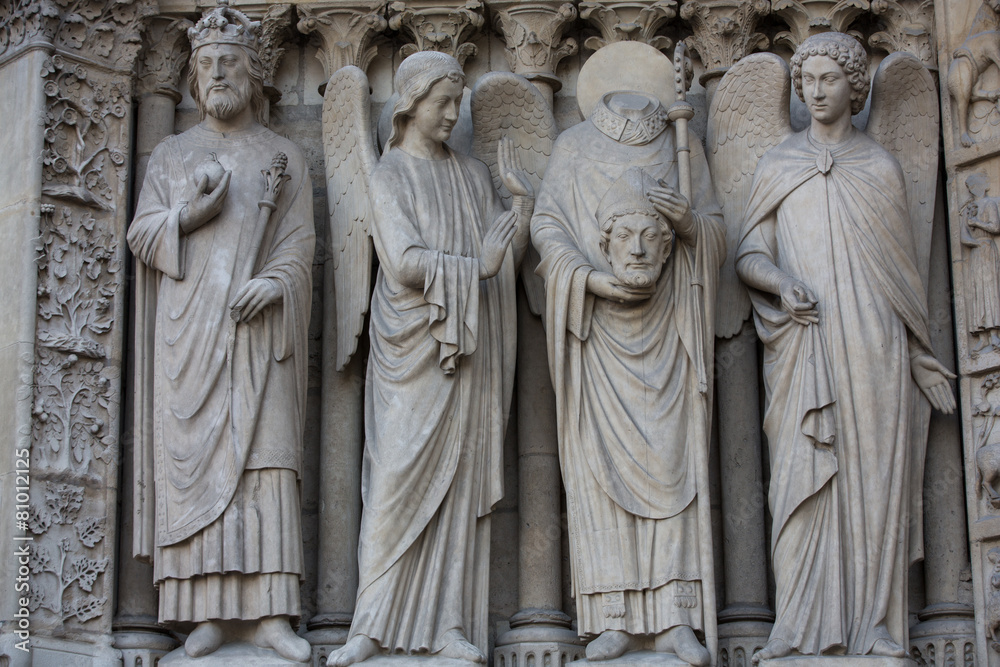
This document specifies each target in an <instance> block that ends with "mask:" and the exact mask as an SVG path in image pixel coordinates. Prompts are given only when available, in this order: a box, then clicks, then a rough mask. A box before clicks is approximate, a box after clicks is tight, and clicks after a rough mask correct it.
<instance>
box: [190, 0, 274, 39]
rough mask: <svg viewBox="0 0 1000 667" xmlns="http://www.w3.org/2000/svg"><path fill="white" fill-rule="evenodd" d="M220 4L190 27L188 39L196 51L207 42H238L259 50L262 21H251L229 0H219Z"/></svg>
mask: <svg viewBox="0 0 1000 667" xmlns="http://www.w3.org/2000/svg"><path fill="white" fill-rule="evenodd" d="M218 2H219V6H218V7H216V8H215V9H212V10H210V11H208V12H205V14H204V15H203V16H202V17H201V19H199V20H198V23H197V24H195V26H194V27H193V28H188V40H189V41H190V42H191V50H192V51H194V50H195V49H197V48H198V47H200V46H205V45H206V44H238V45H240V46H245V47H247V48H249V49H253V50H254V51H256V50H257V40H258V36H259V34H260V21H251V20H250V19H249V18H248V17H247V15H246V14H244V13H243V12H241V11H239V10H238V9H233V8H232V7H230V6H229V1H228V0H218Z"/></svg>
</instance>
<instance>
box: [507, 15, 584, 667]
mask: <svg viewBox="0 0 1000 667" xmlns="http://www.w3.org/2000/svg"><path fill="white" fill-rule="evenodd" d="M491 8H492V9H493V12H494V27H495V29H496V30H497V32H498V33H499V34H500V35H501V36H502V37H503V39H504V42H505V44H506V47H507V48H506V50H505V51H504V55H505V56H506V58H507V62H508V64H509V65H510V68H511V69H512V70H513V71H514V72H515V73H516V74H520V75H522V76H524V77H525V78H527V79H528V80H530V81H531V82H532V83H534V84H535V87H537V88H538V90H539V92H541V93H542V95H543V96H544V97H545V99H546V101H547V102H548V104H549V108H552V99H553V95H554V93H555V92H556V91H557V90H559V88H561V87H562V82H560V81H559V78H558V77H557V76H556V69H557V67H558V65H559V62H560V61H561V60H562V59H563V58H565V57H566V56H569V55H572V54H574V53H576V51H577V43H576V40H575V39H572V38H565V39H564V38H563V36H562V34H563V30H564V29H565V28H566V26H567V25H569V24H571V23H572V22H573V20H575V19H576V8H575V7H573V5H571V4H569V3H566V2H533V3H521V2H495V3H492V4H491ZM535 186H536V188H537V187H538V186H539V184H538V183H536V184H535ZM536 266H538V254H537V253H536V252H535V251H534V249H533V248H532V249H531V250H530V251H529V253H528V255H527V256H526V257H525V259H524V263H523V265H522V270H521V278H522V282H523V284H524V288H525V289H524V292H520V291H519V296H518V305H517V307H518V313H517V325H518V327H517V348H518V349H517V390H516V397H517V445H518V501H517V508H518V519H519V525H518V572H519V577H518V607H519V611H518V612H517V613H516V614H514V615H513V616H512V617H511V618H510V625H511V629H510V630H509V631H508V632H505V633H504V634H502V635H501V636H500V637H498V638H497V641H496V648H495V650H494V654H493V661H494V664H495V665H496V667H514V666H520V665H524V664H531V663H532V662H533V661H535V662H537V663H538V664H546V665H549V664H551V665H552V667H560V666H561V665H564V664H565V663H566V662H569V661H571V660H575V659H578V658H582V657H583V650H584V646H583V643H582V642H581V641H580V640H579V638H578V637H577V635H576V633H575V632H573V630H571V629H570V617H569V616H568V615H567V614H566V613H565V612H564V611H563V610H562V580H563V578H562V523H561V511H560V505H561V497H562V491H561V490H562V484H561V479H560V472H559V451H558V440H557V430H556V400H555V393H554V392H553V390H552V384H551V381H550V379H549V363H548V358H547V353H546V343H545V331H544V329H542V321H541V318H540V317H539V315H540V313H541V312H542V310H543V309H544V306H545V299H544V294H545V292H544V289H545V288H544V285H543V284H542V282H541V280H540V279H539V278H538V276H536V275H535V274H534V270H535V267H536Z"/></svg>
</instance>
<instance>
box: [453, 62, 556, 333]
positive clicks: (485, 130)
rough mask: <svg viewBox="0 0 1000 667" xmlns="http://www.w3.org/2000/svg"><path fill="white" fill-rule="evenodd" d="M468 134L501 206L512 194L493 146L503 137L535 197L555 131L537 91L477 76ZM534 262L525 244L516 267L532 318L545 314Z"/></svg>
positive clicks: (504, 78)
mask: <svg viewBox="0 0 1000 667" xmlns="http://www.w3.org/2000/svg"><path fill="white" fill-rule="evenodd" d="M472 132H473V136H472V155H473V156H475V157H476V158H478V159H480V160H482V161H483V162H485V163H486V164H487V165H488V166H489V168H490V173H491V174H492V175H493V183H494V184H495V185H496V188H497V190H499V192H500V196H501V197H503V200H504V202H505V203H509V202H510V200H511V196H510V193H509V192H507V188H505V187H504V185H503V182H502V181H501V179H500V170H499V167H498V165H497V145H498V144H499V142H500V139H502V138H503V137H505V136H507V137H510V138H511V139H512V140H513V142H514V146H515V147H516V148H517V151H518V154H519V156H520V158H521V163H522V165H523V166H524V169H525V171H527V172H528V177H529V178H530V179H531V184H532V185H533V186H534V188H535V193H538V191H539V189H540V187H541V184H542V177H543V176H544V175H545V167H546V165H547V164H548V162H549V156H551V155H552V145H553V144H554V143H555V140H556V136H557V135H558V132H557V131H556V122H555V117H554V116H553V115H552V108H551V107H550V106H549V104H548V102H547V101H546V100H545V98H544V97H543V96H542V94H541V93H540V92H539V91H538V89H537V88H535V87H534V86H533V85H532V84H531V83H530V82H529V81H528V80H527V79H525V78H524V77H523V76H520V75H518V74H512V73H510V72H490V73H489V74H487V75H485V76H483V77H481V78H480V79H479V81H478V83H477V84H476V89H475V90H474V91H473V93H472ZM539 259H540V258H539V256H538V252H537V251H536V250H535V249H534V247H532V246H530V245H529V246H528V253H527V255H526V256H525V258H524V261H523V262H522V264H521V280H522V282H523V283H524V289H525V292H526V293H527V295H528V305H529V306H530V308H531V312H533V313H535V314H536V315H540V314H541V313H542V312H543V311H544V310H545V287H544V284H543V283H542V279H541V278H539V277H538V276H536V275H535V267H537V266H538V262H539Z"/></svg>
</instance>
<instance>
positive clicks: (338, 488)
mask: <svg viewBox="0 0 1000 667" xmlns="http://www.w3.org/2000/svg"><path fill="white" fill-rule="evenodd" d="M298 11H299V14H300V16H301V18H300V20H299V23H298V29H299V31H300V32H303V33H306V34H309V33H312V34H315V35H316V39H317V40H318V43H319V50H318V52H317V54H316V55H317V58H319V60H320V62H322V63H323V68H324V72H325V74H326V76H327V78H329V77H330V76H332V75H333V73H334V72H336V71H337V70H338V69H340V68H341V67H345V66H347V65H355V66H357V67H360V68H361V69H363V70H364V69H367V68H368V65H369V64H370V63H371V61H372V58H374V57H375V54H376V51H377V44H378V41H379V40H380V39H381V34H382V33H383V32H384V31H385V29H386V27H387V26H388V24H387V22H386V19H385V17H384V16H382V14H381V13H380V12H378V11H376V10H375V9H374V5H372V4H371V3H356V4H344V3H339V2H338V3H336V4H335V5H334V3H323V4H318V5H316V4H314V5H300V6H299V7H298ZM325 131H327V128H324V132H325ZM332 196H336V193H332V194H328V197H332ZM326 232H327V243H326V244H325V247H329V230H326ZM324 284H325V289H324V291H323V293H324V294H325V295H326V298H325V299H324V301H323V385H322V399H321V400H322V405H323V407H322V409H321V411H320V413H321V420H320V462H319V465H320V472H319V478H320V479H321V480H322V483H321V484H320V487H319V488H320V499H319V506H320V511H319V550H320V558H319V561H318V572H317V578H318V580H317V582H316V615H315V616H313V617H312V618H311V619H309V621H308V623H307V628H308V630H309V631H308V632H307V633H306V635H305V637H306V638H307V639H308V640H309V641H310V642H311V643H312V644H313V646H314V650H313V659H314V662H315V663H316V664H319V665H322V664H325V660H326V656H327V655H329V653H330V651H332V650H333V649H335V648H336V647H337V646H342V645H343V644H344V643H345V642H346V641H347V633H348V630H350V627H351V619H352V617H353V615H354V602H355V599H356V597H357V589H358V533H359V532H360V530H361V455H362V452H363V450H364V440H365V434H364V382H365V357H366V355H365V353H364V350H365V347H366V345H365V344H364V343H362V345H361V346H360V348H361V349H360V350H358V351H357V352H355V353H354V354H353V355H351V357H352V358H350V361H349V362H348V363H347V364H346V366H345V367H344V368H343V370H341V371H337V369H336V366H337V364H336V359H337V354H336V346H337V304H336V301H335V297H334V295H335V293H336V292H335V290H334V283H333V258H332V255H331V254H330V251H329V250H328V251H327V255H326V257H325V258H324Z"/></svg>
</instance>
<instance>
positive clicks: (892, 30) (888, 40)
mask: <svg viewBox="0 0 1000 667" xmlns="http://www.w3.org/2000/svg"><path fill="white" fill-rule="evenodd" d="M871 11H872V13H873V14H875V15H876V16H878V17H879V22H880V23H881V27H882V30H880V31H878V32H876V33H875V34H874V35H872V36H871V37H870V38H869V39H868V43H869V44H870V45H871V46H872V47H873V48H876V49H882V50H883V51H886V52H888V53H893V52H895V51H908V52H910V53H912V54H913V55H915V56H916V57H918V58H920V62H922V63H923V64H924V66H925V67H927V68H929V69H937V47H936V46H935V44H934V0H873V1H872V5H871Z"/></svg>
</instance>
